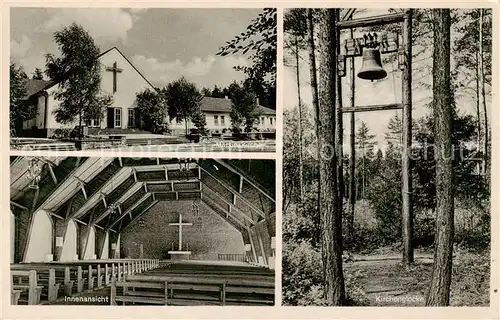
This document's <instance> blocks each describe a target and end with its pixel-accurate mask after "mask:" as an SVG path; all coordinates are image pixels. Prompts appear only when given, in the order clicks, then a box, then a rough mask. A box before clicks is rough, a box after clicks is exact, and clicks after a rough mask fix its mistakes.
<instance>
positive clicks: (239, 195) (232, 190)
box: [202, 168, 266, 218]
mask: <svg viewBox="0 0 500 320" xmlns="http://www.w3.org/2000/svg"><path fill="white" fill-rule="evenodd" d="M202 170H203V171H204V172H205V173H206V174H208V175H209V176H210V177H211V178H212V179H214V180H216V181H217V182H218V183H220V184H221V185H222V186H223V187H224V188H225V189H226V190H228V191H229V192H231V193H232V194H233V196H234V197H236V196H238V197H240V198H241V199H242V200H243V202H244V203H245V204H246V205H248V206H249V207H250V208H252V209H253V210H254V211H255V212H257V213H258V214H259V215H260V216H261V217H262V218H265V217H266V215H265V213H264V212H262V211H261V210H260V209H259V208H257V207H256V206H255V205H254V204H253V203H251V202H250V201H248V200H247V199H246V198H245V197H243V195H242V194H241V193H239V192H236V191H235V190H234V189H233V188H231V187H229V186H228V185H226V184H225V183H224V182H222V181H221V180H220V179H218V178H217V177H215V176H214V175H213V174H211V173H210V172H208V171H207V170H206V169H204V168H202ZM202 182H203V181H202ZM204 184H205V185H207V184H206V183H204ZM234 202H236V201H234Z"/></svg>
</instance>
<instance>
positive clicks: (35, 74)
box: [33, 68, 43, 80]
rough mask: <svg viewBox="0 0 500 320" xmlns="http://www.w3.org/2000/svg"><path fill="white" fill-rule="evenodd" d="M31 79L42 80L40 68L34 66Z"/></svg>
mask: <svg viewBox="0 0 500 320" xmlns="http://www.w3.org/2000/svg"><path fill="white" fill-rule="evenodd" d="M33 79H35V80H43V72H42V70H41V69H40V68H36V69H35V72H33Z"/></svg>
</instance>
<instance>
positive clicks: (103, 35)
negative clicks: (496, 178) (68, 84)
mask: <svg viewBox="0 0 500 320" xmlns="http://www.w3.org/2000/svg"><path fill="white" fill-rule="evenodd" d="M260 11H261V10H260V9H168V8H153V9H142V8H141V9H139V8H137V9H136V8H133V9H127V8H84V9H79V8H71V9H70V8H12V9H11V17H10V20H11V39H10V41H11V42H10V48H11V49H10V52H11V61H12V62H16V63H18V64H20V65H21V66H23V67H24V69H25V71H26V73H27V74H29V75H31V73H32V72H33V70H34V69H35V68H36V67H38V68H41V69H43V68H44V66H45V58H44V55H45V54H46V53H54V54H56V55H59V51H58V49H57V46H56V44H55V43H54V38H53V35H54V32H55V31H58V30H61V29H62V28H63V27H65V26H68V25H70V24H71V23H72V22H76V23H78V24H80V25H81V26H83V27H84V28H85V29H86V30H87V31H88V32H89V34H90V35H91V36H92V37H93V38H94V40H95V42H96V44H97V45H98V46H99V48H100V49H101V51H105V50H107V49H109V48H111V47H114V46H116V47H117V48H118V49H119V50H120V51H121V52H122V53H123V54H124V55H125V56H127V58H129V60H130V61H131V62H132V63H133V64H134V65H135V66H136V67H137V68H138V69H139V70H140V71H141V72H142V73H143V74H144V76H145V77H146V78H148V80H150V81H151V82H152V83H153V84H154V85H158V86H165V85H166V84H167V83H169V82H171V81H174V80H177V79H178V78H180V77H181V76H185V77H186V78H187V79H188V80H190V81H192V82H194V83H196V84H197V86H198V87H199V88H200V89H201V88H202V87H203V86H205V87H210V88H213V86H214V85H218V86H220V87H225V86H227V85H229V84H230V83H231V82H233V81H234V80H236V81H240V80H243V79H244V74H243V73H242V72H241V71H235V70H233V66H235V65H243V66H245V65H248V64H249V60H248V57H247V56H242V55H228V56H226V57H220V56H216V55H215V54H216V53H217V51H218V49H219V47H221V46H223V45H224V44H225V43H226V41H230V40H232V39H233V38H234V36H235V35H238V34H240V33H241V32H243V31H245V29H246V27H247V25H248V24H249V23H250V21H251V20H252V19H253V18H255V17H256V16H257V15H258V13H259V12H260Z"/></svg>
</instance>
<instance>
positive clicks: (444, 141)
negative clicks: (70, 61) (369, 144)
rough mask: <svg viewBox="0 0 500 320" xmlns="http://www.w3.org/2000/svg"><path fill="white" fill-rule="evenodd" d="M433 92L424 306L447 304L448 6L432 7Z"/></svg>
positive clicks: (450, 244)
mask: <svg viewBox="0 0 500 320" xmlns="http://www.w3.org/2000/svg"><path fill="white" fill-rule="evenodd" d="M433 14H434V55H433V60H434V66H433V96H434V101H433V104H434V115H433V116H434V119H435V121H436V126H435V128H434V135H435V138H436V145H435V158H436V229H435V232H436V240H435V247H434V266H433V269H432V277H431V282H430V288H429V293H428V295H427V300H426V305H427V306H448V305H449V301H450V285H451V273H452V255H453V233H454V225H453V214H454V208H453V206H454V199H453V167H452V144H451V134H452V102H453V101H452V99H453V97H452V92H451V79H450V26H451V18H450V9H434V10H433Z"/></svg>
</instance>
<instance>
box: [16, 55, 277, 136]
mask: <svg viewBox="0 0 500 320" xmlns="http://www.w3.org/2000/svg"><path fill="white" fill-rule="evenodd" d="M99 61H100V64H101V91H102V93H103V94H109V95H111V96H112V97H113V103H112V105H111V106H109V107H108V108H107V110H106V111H105V112H104V114H103V116H102V118H100V119H99V118H98V119H94V120H92V121H88V122H87V123H85V124H84V126H86V127H87V128H88V130H87V132H88V133H89V134H106V133H109V132H113V133H122V134H127V133H135V132H138V131H140V115H139V114H138V112H137V109H136V107H137V104H136V94H137V93H139V92H141V91H143V90H145V89H150V90H156V89H155V88H154V86H153V85H152V84H151V82H149V80H148V79H147V78H146V77H145V76H144V75H143V74H142V73H141V72H140V71H139V70H138V69H137V68H136V67H135V66H134V65H133V64H132V63H131V62H130V60H128V59H127V57H126V56H125V55H124V54H123V53H121V52H120V50H118V49H117V48H116V47H113V48H111V49H109V50H107V51H105V52H103V53H102V54H101V55H100V56H99ZM57 84H58V83H57V82H49V81H45V80H33V79H29V80H28V83H27V98H28V99H29V100H30V101H31V102H32V103H34V104H36V105H37V115H36V117H35V118H33V119H30V120H28V121H25V122H24V123H23V131H24V132H25V134H27V135H28V136H29V135H37V136H42V137H49V138H50V137H52V136H53V135H54V133H55V131H56V130H57V129H72V128H74V127H76V126H78V121H75V122H74V123H69V124H62V123H59V122H57V121H56V119H55V117H54V111H55V110H56V109H57V108H58V105H59V103H60V102H59V101H58V100H56V99H55V98H54V93H55V92H56V91H57V90H58V85H57ZM200 108H201V111H202V112H203V113H204V114H205V116H206V122H207V127H206V128H207V129H208V130H209V131H210V132H211V133H222V131H225V130H224V129H230V128H231V127H232V126H231V118H230V113H231V100H230V99H224V98H211V97H204V98H203V99H202V101H201V106H200ZM259 108H260V111H261V115H260V117H259V119H258V121H256V125H255V127H256V128H257V129H258V130H259V131H268V132H269V131H275V130H276V112H275V110H272V109H269V108H266V107H263V106H260V107H259ZM165 122H167V123H168V124H169V128H170V129H171V132H172V134H184V132H185V128H186V125H185V123H184V120H183V119H173V120H170V119H168V116H167V119H165ZM187 127H188V129H190V128H193V125H192V123H191V121H189V119H188V124H187Z"/></svg>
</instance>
